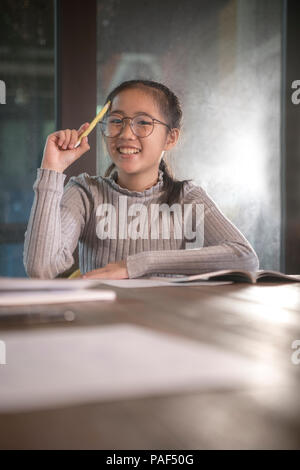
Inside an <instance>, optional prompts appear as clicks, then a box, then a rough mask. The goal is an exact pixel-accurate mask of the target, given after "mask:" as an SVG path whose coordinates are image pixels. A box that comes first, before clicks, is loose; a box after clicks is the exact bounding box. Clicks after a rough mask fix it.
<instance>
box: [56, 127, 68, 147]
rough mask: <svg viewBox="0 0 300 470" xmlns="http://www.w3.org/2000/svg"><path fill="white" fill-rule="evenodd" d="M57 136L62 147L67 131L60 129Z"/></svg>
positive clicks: (58, 143)
mask: <svg viewBox="0 0 300 470" xmlns="http://www.w3.org/2000/svg"><path fill="white" fill-rule="evenodd" d="M57 138H58V141H57V145H58V146H59V147H61V146H62V144H63V143H64V141H65V138H66V136H65V132H64V131H59V132H58V134H57Z"/></svg>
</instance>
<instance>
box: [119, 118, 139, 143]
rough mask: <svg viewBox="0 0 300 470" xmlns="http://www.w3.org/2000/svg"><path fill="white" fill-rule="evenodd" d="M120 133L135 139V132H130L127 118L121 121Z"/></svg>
mask: <svg viewBox="0 0 300 470" xmlns="http://www.w3.org/2000/svg"><path fill="white" fill-rule="evenodd" d="M120 135H122V136H126V137H128V136H129V137H131V138H134V139H136V136H135V134H134V133H133V132H132V129H131V126H130V121H129V119H125V121H123V129H122V130H121V133H120Z"/></svg>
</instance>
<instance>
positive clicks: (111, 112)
mask: <svg viewBox="0 0 300 470" xmlns="http://www.w3.org/2000/svg"><path fill="white" fill-rule="evenodd" d="M114 113H118V114H123V115H124V116H125V113H124V111H121V110H120V109H114V110H113V111H112V110H110V112H109V114H114ZM137 114H147V116H150V117H151V118H152V116H151V114H149V113H146V112H145V111H137V112H136V113H134V116H135V115H137Z"/></svg>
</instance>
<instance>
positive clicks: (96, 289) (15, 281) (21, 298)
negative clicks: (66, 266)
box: [0, 277, 116, 306]
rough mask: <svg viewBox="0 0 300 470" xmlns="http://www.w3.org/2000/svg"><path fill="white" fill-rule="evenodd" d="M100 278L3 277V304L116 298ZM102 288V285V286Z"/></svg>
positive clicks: (0, 286) (0, 295)
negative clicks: (98, 279) (46, 278)
mask: <svg viewBox="0 0 300 470" xmlns="http://www.w3.org/2000/svg"><path fill="white" fill-rule="evenodd" d="M100 287H101V283H100V282H99V281H97V280H87V279H74V280H70V279H50V280H45V279H27V278H7V277H2V278H0V306H9V305H33V304H53V303H55V304H56V303H62V302H87V301H98V300H114V299H115V298H116V293H115V292H114V291H113V290H106V289H101V288H100ZM102 287H103V286H102Z"/></svg>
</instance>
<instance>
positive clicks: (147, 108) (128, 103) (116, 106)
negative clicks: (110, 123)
mask: <svg viewBox="0 0 300 470" xmlns="http://www.w3.org/2000/svg"><path fill="white" fill-rule="evenodd" d="M115 110H118V111H123V113H124V114H128V115H133V114H136V113H138V112H146V113H149V114H154V113H155V114H156V115H157V113H159V107H158V104H157V102H156V100H155V99H154V97H153V95H152V94H151V93H147V92H146V91H143V90H140V89H136V88H133V89H128V90H123V91H121V92H120V93H118V95H117V96H115V98H114V99H113V102H112V106H111V111H115Z"/></svg>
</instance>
